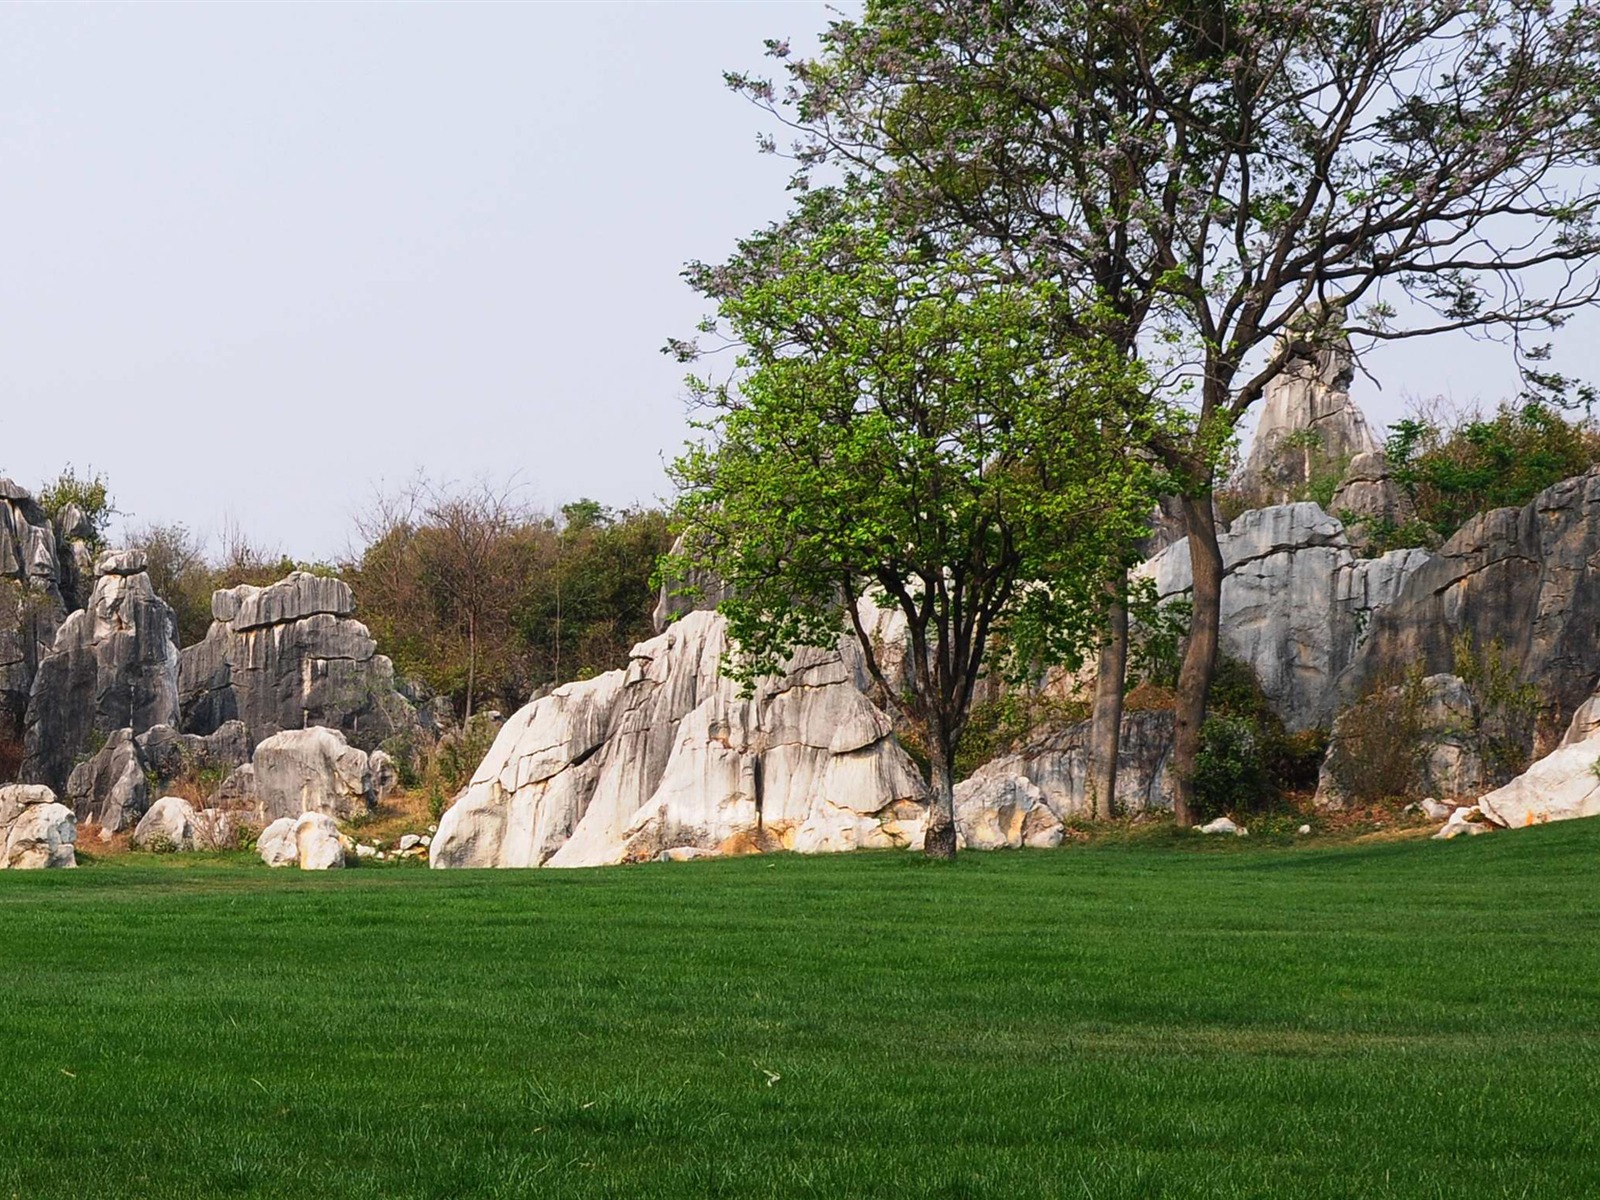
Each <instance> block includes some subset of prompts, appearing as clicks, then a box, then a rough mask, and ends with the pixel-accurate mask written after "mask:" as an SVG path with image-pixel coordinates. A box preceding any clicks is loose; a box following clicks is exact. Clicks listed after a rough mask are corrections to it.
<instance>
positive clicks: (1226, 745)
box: [1194, 713, 1278, 821]
mask: <svg viewBox="0 0 1600 1200" xmlns="http://www.w3.org/2000/svg"><path fill="white" fill-rule="evenodd" d="M1267 758H1268V755H1267V752H1266V749H1265V747H1264V746H1263V744H1262V737H1261V732H1260V729H1259V727H1258V726H1257V725H1256V723H1255V722H1254V721H1252V720H1250V719H1249V718H1248V717H1235V716H1228V715H1226V714H1222V713H1218V714H1214V715H1212V716H1209V717H1207V718H1206V723H1205V725H1204V726H1203V727H1202V728H1201V730H1200V754H1199V756H1198V757H1197V758H1196V759H1195V772H1194V799H1195V807H1196V809H1197V810H1198V811H1199V815H1200V818H1201V819H1202V820H1206V821H1209V820H1211V819H1212V818H1213V817H1219V816H1221V815H1222V814H1224V813H1228V812H1233V813H1245V812H1259V811H1261V810H1262V809H1264V808H1265V807H1267V806H1268V805H1269V804H1270V803H1271V802H1272V801H1273V800H1275V799H1276V798H1277V795H1278V790H1277V788H1276V786H1274V784H1273V781H1272V777H1271V775H1270V774H1269V772H1268V770H1267Z"/></svg>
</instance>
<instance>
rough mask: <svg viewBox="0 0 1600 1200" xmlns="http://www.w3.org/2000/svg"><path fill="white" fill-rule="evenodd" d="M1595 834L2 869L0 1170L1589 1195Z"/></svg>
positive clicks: (1588, 828)
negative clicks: (591, 863)
mask: <svg viewBox="0 0 1600 1200" xmlns="http://www.w3.org/2000/svg"><path fill="white" fill-rule="evenodd" d="M1597 868H1600V821H1590V822H1574V823H1572V824H1568V825H1565V826H1560V827H1550V828H1543V829H1532V830H1526V831H1519V832H1517V833H1514V834H1497V835H1494V836H1492V837H1484V838H1475V839H1470V840H1467V839H1463V840H1462V841H1459V842H1453V843H1449V844H1439V843H1431V842H1422V843H1418V842H1406V843H1398V844H1392V845H1380V846H1367V847H1351V846H1341V847H1332V848H1326V849H1316V848H1301V849H1292V850H1286V849H1276V848H1266V847H1261V846H1250V845H1248V844H1234V843H1230V844H1228V845H1227V846H1225V847H1224V846H1221V845H1218V844H1216V843H1212V842H1208V843H1207V844H1206V848H1205V849H1204V850H1195V849H1187V850H1186V849H1182V848H1179V847H1177V846H1175V845H1174V844H1172V843H1170V842H1163V841H1156V842H1151V843H1149V844H1138V843H1133V844H1121V845H1116V844H1104V845H1097V846H1091V847H1088V848H1083V847H1077V848H1071V849H1065V850H1060V851H1049V852H1024V853H994V854H987V855H979V854H970V855H966V856H964V857H963V858H962V859H961V861H960V862H959V863H958V864H956V865H955V866H954V867H938V866H931V865H927V864H924V863H922V862H921V861H920V860H919V859H917V858H915V857H912V856H909V855H895V854H874V855H866V854H863V855H854V856H837V857H823V858H814V859H802V858H794V857H777V858H755V859H742V860H736V861H718V862H700V863H691V864H683V865H667V866H648V867H635V868H623V869H612V870H605V871H593V872H588V871H586V872H554V871H552V872H532V871H528V872H492V873H491V872H484V873H477V872H470V873H469V872H459V873H456V872H427V871H422V870H399V869H363V870H357V871H346V872H343V873H338V872H333V873H329V874H326V875H302V874H300V873H297V872H284V871H279V872H268V871H267V870H266V869H265V868H262V867H260V866H259V865H254V864H249V863H246V862H245V861H243V860H238V861H233V862H219V861H215V860H213V861H210V862H204V861H199V862H197V861H195V860H193V859H188V860H184V859H180V858H176V857H173V858H166V859H145V860H143V861H140V860H137V859H123V860H120V861H116V862H104V863H92V864H90V865H88V866H86V867H84V868H81V869H80V870H78V871H76V872H39V873H29V874H24V873H20V872H8V873H4V874H0V985H3V989H4V991H3V995H0V1197H5V1196H13V1195H14V1196H18V1197H23V1198H26V1200H32V1198H34V1197H56V1196H60V1197H122V1196H140V1197H145V1196H148V1197H174V1196H192V1197H216V1196H235V1195H238V1196H282V1197H312V1198H319V1197H343V1196H370V1197H448V1196H495V1197H500V1196H538V1197H562V1196H617V1197H632V1196H737V1197H744V1198H749V1197H766V1196H828V1197H835V1196H944V1197H969V1196H985V1197H1018V1196H1084V1197H1124V1196H1150V1197H1155V1196H1163V1197H1166V1196H1172V1197H1178V1196H1182V1197H1206V1198H1216V1197H1234V1196H1284V1197H1331V1196H1349V1197H1366V1198H1370V1197H1385V1196H1407V1197H1411V1196H1428V1197H1451V1198H1455V1197H1468V1196H1507V1197H1511V1196H1515V1197H1526V1196H1552V1197H1580V1196H1596V1195H1600V1134H1597V1128H1600V869H1597Z"/></svg>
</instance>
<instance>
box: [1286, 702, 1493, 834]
mask: <svg viewBox="0 0 1600 1200" xmlns="http://www.w3.org/2000/svg"><path fill="white" fill-rule="evenodd" d="M1401 691H1402V685H1394V686H1391V687H1390V688H1388V689H1386V692H1387V695H1388V697H1390V698H1395V697H1398V696H1399V694H1400V693H1401ZM1418 705H1419V711H1418V712H1417V714H1416V718H1417V724H1418V730H1417V740H1416V745H1415V746H1414V747H1413V749H1414V750H1415V753H1416V773H1417V777H1416V779H1415V781H1414V782H1415V785H1416V786H1417V787H1419V788H1421V790H1423V791H1424V792H1427V793H1428V794H1429V795H1430V796H1444V797H1446V798H1447V799H1451V800H1463V799H1468V798H1471V797H1475V796H1477V795H1478V793H1479V792H1481V791H1482V790H1483V789H1484V787H1485V786H1486V785H1487V784H1488V783H1489V771H1488V768H1487V767H1486V766H1485V764H1484V761H1483V756H1482V753H1481V751H1480V748H1479V736H1478V735H1479V713H1478V705H1477V702H1476V701H1475V700H1473V698H1472V693H1471V692H1470V691H1469V690H1468V689H1467V685H1466V684H1465V683H1464V682H1463V681H1462V680H1461V679H1460V678H1459V677H1458V676H1455V675H1444V674H1440V675H1430V676H1428V677H1427V678H1426V679H1424V680H1422V681H1421V687H1420V689H1419V695H1418ZM1355 720H1356V714H1354V713H1352V712H1350V711H1346V712H1345V713H1343V714H1341V715H1340V717H1339V718H1338V719H1337V720H1336V721H1334V723H1333V731H1332V733H1331V734H1330V736H1329V738H1328V753H1327V754H1326V756H1325V757H1324V758H1323V760H1322V770H1321V772H1320V773H1319V774H1318V776H1317V795H1316V805H1317V807H1318V808H1342V807H1344V805H1345V804H1346V803H1348V801H1349V796H1348V795H1347V794H1346V791H1345V787H1344V784H1343V782H1342V778H1343V776H1344V775H1345V773H1346V772H1347V770H1349V769H1350V768H1348V767H1346V765H1345V764H1346V762H1347V760H1349V759H1351V758H1352V757H1358V756H1362V755H1365V754H1368V753H1369V748H1368V747H1365V746H1357V745H1352V743H1351V738H1350V730H1351V727H1352V722H1354V721H1355ZM1405 782H1406V781H1404V780H1395V781H1393V786H1394V787H1396V788H1399V787H1402V786H1404V784H1405Z"/></svg>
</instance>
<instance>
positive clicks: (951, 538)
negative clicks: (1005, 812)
mask: <svg viewBox="0 0 1600 1200" xmlns="http://www.w3.org/2000/svg"><path fill="white" fill-rule="evenodd" d="M877 213H878V208H877V204H876V198H875V197H874V196H872V195H871V193H870V191H868V190H865V189H861V190H850V191H844V192H839V191H833V190H827V189H824V190H818V191H813V192H811V193H809V194H807V195H806V196H804V197H802V198H801V200H800V202H799V204H798V207H797V210H796V212H795V214H794V215H793V216H792V217H791V218H790V219H789V220H788V221H786V222H784V223H783V224H781V225H779V226H775V227H772V228H769V229H768V230H766V231H764V232H762V233H759V234H757V235H756V236H754V237H751V238H749V239H747V240H745V241H743V242H741V243H740V245H739V248H738V251H737V252H736V254H735V255H734V256H733V258H732V259H730V260H729V261H728V262H727V263H725V264H723V265H721V266H715V267H711V266H705V265H703V264H696V265H693V266H691V267H690V269H689V270H688V272H687V276H688V278H689V279H690V281H691V283H692V284H693V285H694V286H695V287H696V288H697V289H698V290H699V291H700V292H701V293H702V294H704V295H706V296H707V297H709V298H710V299H712V300H714V301H715V302H716V304H717V307H718V313H719V320H714V321H708V322H707V324H706V325H705V326H703V327H702V328H703V330H704V331H705V332H706V333H707V334H710V333H713V332H715V333H720V334H721V335H722V336H724V337H725V338H727V339H728V343H729V344H730V345H734V346H737V347H738V360H737V365H736V369H735V371H734V374H733V377H732V378H731V379H724V380H721V381H716V380H713V379H711V378H692V379H691V387H692V389H693V390H694V392H695V394H696V395H697V397H698V398H699V400H700V401H701V402H702V403H703V404H704V405H706V406H707V412H708V414H709V415H708V417H707V418H706V419H705V420H703V421H702V422H701V425H702V427H703V429H704V432H705V438H706V440H705V441H704V442H702V443H701V444H698V445H694V446H691V447H690V448H689V449H688V451H687V452H686V453H685V454H684V456H683V457H682V458H680V459H679V460H678V462H677V463H676V465H675V471H676V476H677V479H678V482H679V484H680V485H681V487H682V515H683V517H684V520H685V523H686V526H687V527H689V528H691V529H693V530H694V531H695V533H696V536H695V537H692V538H687V539H685V544H686V546H687V550H686V551H685V553H686V555H688V556H689V557H690V558H691V559H692V561H691V562H689V563H686V564H683V565H686V566H689V567H691V568H702V569H705V568H709V569H711V570H713V571H715V572H716V573H718V574H719V575H721V577H722V578H724V579H726V580H727V581H728V582H729V583H730V584H731V585H732V587H733V592H734V596H733V598H732V599H730V600H727V601H725V602H724V603H723V604H722V606H721V610H722V611H723V612H724V613H725V614H726V615H727V617H728V622H729V633H730V636H731V638H732V640H733V642H734V644H735V646H736V647H737V653H736V655H735V657H734V658H733V660H732V662H731V663H730V664H729V669H730V671H731V672H732V673H733V674H734V675H735V676H736V677H737V678H740V679H742V680H743V681H744V682H745V683H746V684H747V685H748V684H751V683H753V682H754V680H755V679H757V678H759V677H762V676H766V675H770V674H772V673H774V672H775V671H777V670H778V669H780V668H781V665H782V663H783V661H784V660H785V659H786V658H787V657H788V656H789V655H790V654H791V653H792V652H793V651H794V650H795V649H797V648H798V647H801V646H830V645H835V644H837V642H838V640H839V638H840V637H841V635H842V634H844V633H845V631H846V629H848V630H849V633H850V634H852V635H853V636H854V639H855V641H856V644H857V645H858V647H859V649H860V652H861V654H862V656H863V658H864V660H865V662H866V664H867V669H868V670H869V672H870V673H871V675H872V676H873V678H874V679H875V681H876V682H877V684H878V685H879V687H880V688H881V689H882V692H883V694H884V695H885V696H887V698H888V702H889V703H890V704H891V705H892V706H893V707H894V708H895V709H896V710H898V712H899V714H900V716H901V717H902V718H903V719H905V720H906V721H907V722H908V723H909V724H910V725H911V727H912V728H913V730H914V731H915V732H916V733H917V734H918V735H919V736H920V738H921V740H922V743H923V745H924V746H925V748H926V749H927V752H928V758H929V761H930V774H931V780H930V782H931V789H932V806H931V811H930V814H929V819H928V826H927V838H926V852H927V853H928V854H929V855H930V856H933V857H950V856H953V855H954V853H955V847H956V832H955V824H954V814H953V797H952V788H953V786H954V783H955V778H954V775H955V759H956V753H957V749H958V747H959V745H960V742H961V738H962V734H963V732H964V730H965V728H966V725H967V723H968V720H969V717H970V713H971V708H972V701H973V694H974V688H975V686H976V685H977V683H978V681H979V679H980V678H981V676H982V674H983V672H984V670H985V667H986V664H987V660H988V658H989V655H990V651H991V648H992V647H994V646H995V645H996V644H1000V645H1004V646H1005V647H1006V648H1007V650H1008V651H1009V653H1010V654H1011V655H1012V656H1013V662H1028V663H1032V664H1036V663H1038V662H1039V661H1042V659H1043V658H1044V657H1046V656H1049V657H1066V658H1070V657H1071V656H1073V655H1074V654H1076V653H1081V651H1082V649H1083V648H1084V646H1085V644H1086V643H1088V642H1091V641H1092V640H1093V637H1094V634H1095V628H1096V621H1097V619H1098V617H1099V615H1100V610H1101V608H1102V606H1103V596H1104V591H1103V589H1104V587H1105V584H1106V581H1107V579H1108V578H1109V577H1110V575H1111V573H1112V572H1113V570H1114V568H1115V565H1116V564H1117V561H1118V552H1119V549H1120V547H1121V546H1122V545H1123V544H1124V542H1125V541H1126V540H1127V539H1130V538H1132V537H1133V536H1134V534H1135V533H1136V531H1137V530H1138V529H1139V528H1140V525H1141V522H1142V520H1143V518H1144V516H1145V514H1146V513H1147V512H1148V510H1149V506H1150V504H1151V503H1152V502H1153V497H1154V495H1155V491H1154V486H1155V478H1154V472H1152V471H1151V470H1150V469H1149V467H1148V466H1147V465H1146V464H1145V463H1143V462H1141V461H1140V460H1139V459H1137V458H1134V457H1130V456H1128V455H1126V454H1125V453H1124V452H1123V451H1124V448H1125V447H1126V446H1127V445H1128V444H1129V443H1130V441H1132V442H1138V441H1139V440H1140V439H1142V438H1144V437H1147V436H1148V433H1149V431H1148V430H1145V429H1135V428H1133V426H1134V425H1135V424H1138V423H1139V422H1143V421H1148V420H1149V419H1150V418H1149V416H1148V414H1147V413H1146V412H1145V409H1146V408H1147V405H1146V404H1145V401H1144V399H1143V397H1144V396H1145V394H1146V393H1145V392H1144V390H1143V389H1142V386H1141V385H1142V383H1143V381H1142V379H1141V378H1140V377H1139V376H1138V375H1137V373H1136V372H1133V371H1131V370H1130V369H1129V364H1128V363H1127V361H1126V359H1125V358H1124V357H1123V356H1122V355H1121V354H1120V353H1119V352H1118V351H1117V348H1116V347H1115V346H1113V345H1109V344H1107V343H1105V342H1103V341H1094V340H1084V339H1078V338H1074V337H1070V336H1066V335H1064V334H1063V333H1062V331H1061V330H1060V329H1059V328H1058V327H1057V326H1056V325H1055V324H1054V323H1053V322H1052V321H1051V320H1050V312H1051V302H1052V295H1051V290H1052V289H1051V287H1050V285H1048V284H1043V283H1039V284H1032V285H1023V284H1019V283H1017V282H1015V281H1007V280H1005V279H1003V278H997V277H996V272H995V270H994V264H993V263H992V262H989V261H987V260H983V259H973V260H964V259H962V258H960V257H958V256H952V255H950V254H947V253H945V252H943V251H942V250H940V249H938V248H936V247H933V246H930V245H929V244H927V243H926V242H925V241H921V240H918V239H910V240H902V239H900V238H898V237H896V236H894V234H893V233H892V232H891V231H889V230H888V229H886V228H885V227H884V226H883V225H881V224H880V223H879V222H878V221H877V219H876V217H877ZM676 348H677V349H678V350H679V351H680V353H682V354H684V355H685V356H686V357H688V356H692V355H693V354H694V353H695V351H696V350H697V349H698V347H695V346H689V345H685V344H683V343H678V344H676ZM1130 414H1139V415H1138V416H1137V417H1132V418H1131V417H1130ZM872 605H882V606H887V607H889V608H890V609H892V610H893V611H894V612H895V613H897V614H898V616H899V617H900V618H902V619H903V621H904V628H905V634H904V636H905V640H906V647H905V650H906V659H907V661H908V663H909V670H908V671H907V672H906V677H907V679H906V682H905V684H904V686H903V687H902V684H901V681H900V680H899V679H897V678H894V677H891V676H892V673H891V672H890V671H889V670H887V669H886V666H885V664H884V662H883V661H882V659H881V657H880V652H881V648H880V647H879V646H878V645H877V644H876V642H875V638H874V636H873V633H872V630H871V628H870V624H871V623H870V622H869V620H868V617H867V615H866V614H867V612H868V610H869V609H870V606H872Z"/></svg>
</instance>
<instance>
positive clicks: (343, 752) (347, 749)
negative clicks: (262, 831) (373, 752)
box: [252, 726, 377, 821]
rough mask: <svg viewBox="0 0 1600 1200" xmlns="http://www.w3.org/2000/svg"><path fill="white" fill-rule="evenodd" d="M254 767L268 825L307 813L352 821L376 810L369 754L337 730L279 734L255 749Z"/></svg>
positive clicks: (259, 811) (257, 796)
mask: <svg viewBox="0 0 1600 1200" xmlns="http://www.w3.org/2000/svg"><path fill="white" fill-rule="evenodd" d="M252 766H253V768H254V771H253V775H254V780H255V799H256V814H257V816H258V817H259V818H260V819H261V820H263V821H275V820H277V819H278V818H280V817H298V816H300V814H302V813H308V812H315V813H322V814H325V815H327V816H329V817H336V818H338V819H339V820H341V821H348V820H349V819H350V818H351V817H354V816H357V815H358V814H362V813H366V812H370V811H371V810H372V808H373V806H374V805H376V804H377V793H376V792H375V790H374V788H373V784H372V771H371V768H370V766H369V764H368V760H367V755H366V752H365V751H363V750H358V749H357V748H356V747H354V746H352V745H350V744H349V743H348V742H346V741H345V739H344V735H343V734H341V733H340V732H339V731H338V730H336V729H325V728H322V727H320V726H319V727H314V728H311V729H288V730H285V731H284V732H282V733H275V734H273V735H272V736H271V737H269V738H268V739H267V740H266V741H264V742H262V743H261V744H260V745H259V746H257V747H256V750H255V757H254V759H253V760H252Z"/></svg>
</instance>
